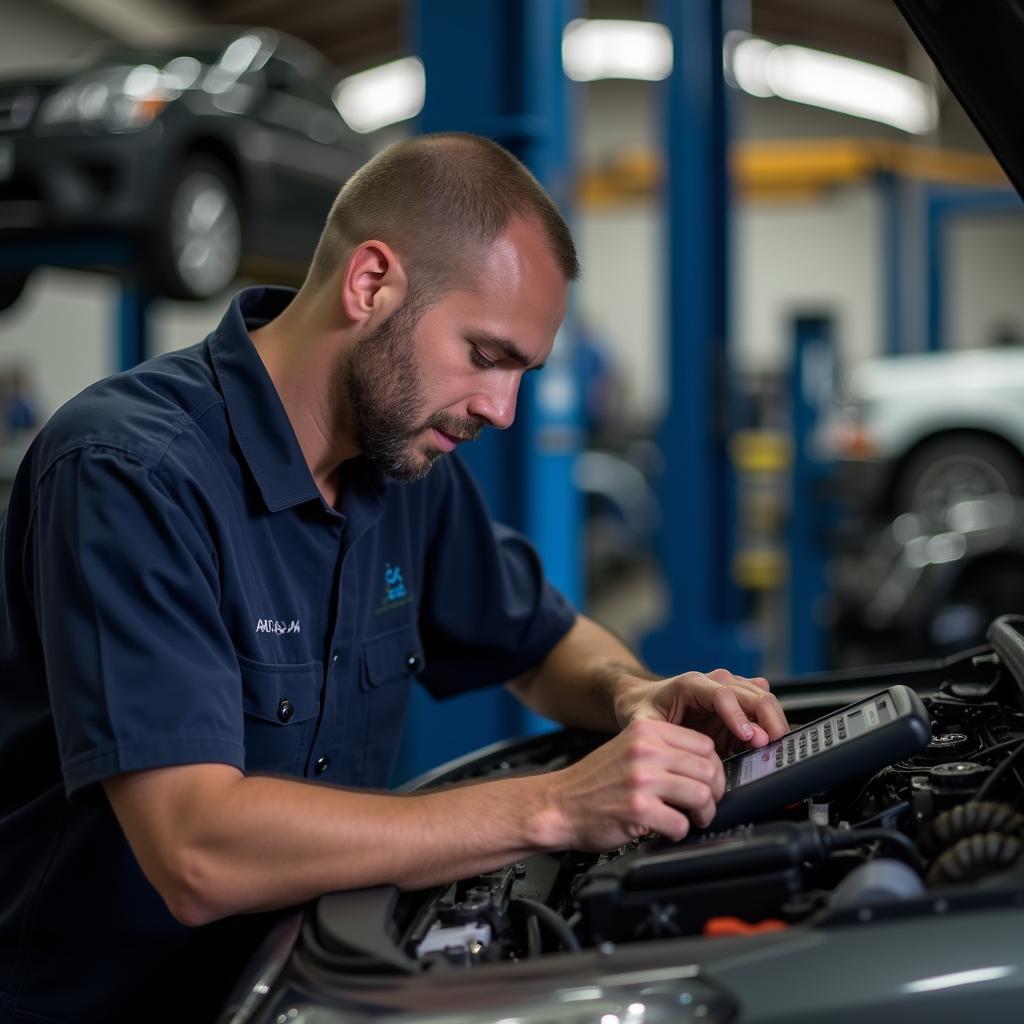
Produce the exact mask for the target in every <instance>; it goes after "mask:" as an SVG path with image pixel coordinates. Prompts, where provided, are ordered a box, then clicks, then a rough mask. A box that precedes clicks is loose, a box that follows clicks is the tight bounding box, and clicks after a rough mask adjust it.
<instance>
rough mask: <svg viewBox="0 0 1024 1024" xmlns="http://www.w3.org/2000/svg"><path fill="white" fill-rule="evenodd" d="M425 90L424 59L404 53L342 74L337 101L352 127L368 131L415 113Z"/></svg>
mask: <svg viewBox="0 0 1024 1024" xmlns="http://www.w3.org/2000/svg"><path fill="white" fill-rule="evenodd" d="M425 94H426V85H425V77H424V74H423V62H422V61H421V60H420V59H419V57H403V58H402V59H401V60H394V61H391V62H390V63H388V64H381V65H379V66H378V67H375V68H370V69H369V70H368V71H360V72H359V73H358V74H355V75H349V76H348V78H343V79H342V80H341V81H340V82H339V83H338V85H337V86H336V87H335V90H334V105H335V106H336V107H337V108H338V111H339V113H340V114H341V116H342V117H343V118H344V119H345V123H346V124H347V125H348V126H349V127H350V128H351V129H352V130H353V131H356V132H360V133H362V134H365V133H367V132H374V131H376V130H377V129H378V128H384V127H385V126H386V125H389V124H395V123H396V122H398V121H405V120H407V119H408V118H410V117H415V116H416V115H417V114H418V113H419V112H420V111H421V110H422V109H423V97H424V96H425Z"/></svg>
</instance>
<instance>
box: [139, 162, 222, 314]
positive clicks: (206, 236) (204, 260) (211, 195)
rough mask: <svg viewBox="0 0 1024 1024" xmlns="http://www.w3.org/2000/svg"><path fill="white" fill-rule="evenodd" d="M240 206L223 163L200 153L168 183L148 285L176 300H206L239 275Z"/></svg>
mask: <svg viewBox="0 0 1024 1024" xmlns="http://www.w3.org/2000/svg"><path fill="white" fill-rule="evenodd" d="M241 261H242V205H241V201H240V197H239V190H238V184H237V182H236V180H235V178H234V175H233V174H232V173H231V171H230V170H229V169H228V168H227V167H226V166H225V165H224V164H223V163H222V162H221V161H219V160H216V159H214V158H213V157H210V156H206V155H202V154H198V155H194V156H190V157H188V158H187V159H186V160H184V161H183V162H182V163H181V164H179V165H178V168H177V170H176V171H175V173H174V174H173V175H172V176H171V178H170V179H169V180H168V183H167V186H166V188H165V190H164V199H163V202H162V203H161V212H160V223H159V225H158V227H157V231H156V235H155V237H154V238H153V240H152V258H151V261H150V262H151V274H150V278H151V280H150V285H151V287H152V288H153V290H154V291H156V292H157V293H158V294H161V295H166V296H169V297H171V298H176V299H208V298H211V297H212V296H214V295H217V294H219V293H220V292H222V291H223V290H224V289H225V288H227V286H228V285H230V284H231V282H232V281H233V280H234V279H235V278H236V277H237V276H238V268H239V266H240V264H241Z"/></svg>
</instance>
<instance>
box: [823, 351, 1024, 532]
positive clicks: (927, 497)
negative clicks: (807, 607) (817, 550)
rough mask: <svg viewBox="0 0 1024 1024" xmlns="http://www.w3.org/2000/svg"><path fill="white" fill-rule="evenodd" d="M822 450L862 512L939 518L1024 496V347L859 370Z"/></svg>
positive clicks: (900, 359) (873, 363)
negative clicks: (992, 497)
mask: <svg viewBox="0 0 1024 1024" xmlns="http://www.w3.org/2000/svg"><path fill="white" fill-rule="evenodd" d="M818 452H819V454H820V455H821V456H822V457H824V458H825V459H826V460H828V461H831V462H834V463H835V464H836V465H837V467H838V469H839V480H840V486H841V489H842V492H843V494H844V496H845V497H846V498H847V499H849V500H850V501H851V502H852V504H853V505H854V506H855V507H856V508H857V509H858V510H859V511H863V512H868V513H871V514H876V515H884V516H886V517H889V518H893V517H895V516H897V515H900V514H901V513H904V512H917V513H922V514H924V515H925V516H927V517H929V518H934V519H937V518H938V517H939V516H941V514H942V512H943V511H944V510H945V509H946V508H948V507H950V506H951V505H953V504H955V503H956V502H959V501H964V500H968V499H973V498H980V497H982V496H985V495H989V494H1010V495H1018V496H1020V495H1024V348H998V349H977V350H964V351H954V352H932V353H922V354H917V355H907V356H890V357H886V358H881V359H873V360H869V361H867V362H864V363H862V364H860V365H859V366H857V367H855V368H854V370H853V371H852V372H851V374H850V377H849V380H848V381H847V383H846V387H845V399H844V401H843V402H842V404H841V405H840V406H839V407H838V408H837V410H836V411H835V412H834V413H833V414H832V415H830V416H828V417H826V420H825V422H824V424H823V428H822V431H821V433H820V435H819V438H818Z"/></svg>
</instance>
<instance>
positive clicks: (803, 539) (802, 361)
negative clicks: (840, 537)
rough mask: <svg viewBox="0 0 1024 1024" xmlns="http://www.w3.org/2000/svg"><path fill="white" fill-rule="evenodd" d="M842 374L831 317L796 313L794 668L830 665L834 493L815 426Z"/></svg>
mask: <svg viewBox="0 0 1024 1024" xmlns="http://www.w3.org/2000/svg"><path fill="white" fill-rule="evenodd" d="M835 380H836V363H835V346H834V330H833V325H832V319H831V318H830V317H829V316H824V315H805V316H797V317H796V318H795V319H794V321H793V362H792V364H791V369H790V387H789V394H790V419H791V424H790V426H791V429H792V433H793V466H792V471H791V473H792V476H791V484H790V489H789V493H790V502H789V504H790V508H789V525H788V534H789V537H788V547H789V590H788V600H787V605H788V609H787V610H788V620H789V621H788V633H789V643H788V653H789V659H788V662H789V672H790V673H791V674H793V675H798V674H801V673H806V672H821V671H824V669H825V667H826V663H827V659H828V629H827V621H826V608H825V600H826V598H827V595H828V589H829V588H828V576H827V571H828V534H829V530H830V527H831V526H832V525H833V522H832V519H833V516H832V501H831V499H830V496H829V494H828V487H829V482H830V480H831V476H832V473H831V466H830V464H829V463H827V462H824V461H822V460H820V459H818V458H816V457H815V452H814V451H813V444H814V434H815V428H816V427H817V425H818V422H819V420H820V418H821V417H822V416H823V415H824V414H825V413H826V412H827V411H828V409H829V408H830V407H831V406H832V404H833V402H834V389H835Z"/></svg>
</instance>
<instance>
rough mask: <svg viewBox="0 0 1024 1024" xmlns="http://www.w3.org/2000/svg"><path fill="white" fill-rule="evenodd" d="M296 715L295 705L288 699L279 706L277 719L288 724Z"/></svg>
mask: <svg viewBox="0 0 1024 1024" xmlns="http://www.w3.org/2000/svg"><path fill="white" fill-rule="evenodd" d="M294 714H295V705H294V704H292V702H291V701H290V700H288V698H287V697H286V698H285V699H284V700H283V701H281V703H280V704H278V705H277V717H278V718H280V719H281V721H282V722H285V723H286V724H287V723H288V722H290V721H291V720H292V716H293V715H294Z"/></svg>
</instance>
